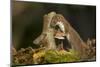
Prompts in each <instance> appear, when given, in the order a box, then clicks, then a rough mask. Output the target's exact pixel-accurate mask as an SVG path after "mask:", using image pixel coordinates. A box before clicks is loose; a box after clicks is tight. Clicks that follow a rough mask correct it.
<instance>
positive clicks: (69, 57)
mask: <svg viewBox="0 0 100 67" xmlns="http://www.w3.org/2000/svg"><path fill="white" fill-rule="evenodd" d="M79 60H80V58H79V57H78V55H77V52H75V51H73V50H70V52H67V51H64V50H61V51H56V50H48V51H46V53H45V61H46V63H60V62H74V61H79Z"/></svg>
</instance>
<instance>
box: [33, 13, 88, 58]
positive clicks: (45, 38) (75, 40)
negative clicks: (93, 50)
mask: <svg viewBox="0 0 100 67" xmlns="http://www.w3.org/2000/svg"><path fill="white" fill-rule="evenodd" d="M54 16H59V17H60V18H61V21H62V22H63V24H64V27H65V34H66V36H67V35H68V34H69V39H68V41H69V42H70V45H71V46H72V49H73V50H75V51H77V52H78V53H79V55H80V57H81V58H86V57H87V54H88V50H90V48H89V46H88V45H87V43H85V42H84V41H83V40H82V38H81V37H80V35H79V34H78V33H77V31H76V30H75V29H74V28H73V27H72V26H71V25H70V23H69V22H68V21H67V20H66V19H65V18H64V17H63V15H61V14H56V13H55V12H51V13H49V14H47V15H44V22H43V31H42V34H41V35H40V36H39V37H38V38H36V39H35V40H34V41H33V43H35V44H40V45H43V46H45V47H46V49H56V45H55V40H54V36H53V34H54V29H53V28H51V27H50V25H54V23H53V20H55V19H53V17H54Z"/></svg>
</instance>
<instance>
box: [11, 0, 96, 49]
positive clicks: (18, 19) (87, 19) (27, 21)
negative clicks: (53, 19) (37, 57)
mask: <svg viewBox="0 0 100 67" xmlns="http://www.w3.org/2000/svg"><path fill="white" fill-rule="evenodd" d="M11 6H12V12H11V13H12V23H11V24H12V27H11V28H12V45H13V46H14V47H15V48H16V49H20V48H26V47H29V46H31V47H33V48H36V47H38V46H36V45H35V44H33V40H34V39H35V38H36V37H38V36H39V35H40V34H41V32H42V26H43V16H44V14H47V13H49V12H51V11H55V12H56V13H60V14H62V15H63V16H64V17H65V18H66V20H68V21H69V22H70V24H71V25H72V27H73V28H74V29H75V30H76V31H77V32H78V33H79V35H80V36H81V38H82V39H83V40H84V41H87V39H88V38H90V39H91V38H96V6H89V5H88V6H87V5H72V4H71V5H69V4H57V3H56V4H54V3H52V4H51V3H38V2H22V1H13V2H12V5H11Z"/></svg>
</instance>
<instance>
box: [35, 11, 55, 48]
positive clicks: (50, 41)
mask: <svg viewBox="0 0 100 67" xmlns="http://www.w3.org/2000/svg"><path fill="white" fill-rule="evenodd" d="M54 15H56V13H55V12H51V13H49V14H48V15H44V22H43V31H42V33H41V35H40V36H39V37H38V38H37V39H36V40H34V41H33V43H35V44H40V45H41V43H42V45H45V47H46V49H55V48H56V46H55V41H54V37H53V33H54V32H53V31H54V30H53V29H52V28H51V27H50V22H51V20H52V17H53V16H54Z"/></svg>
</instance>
